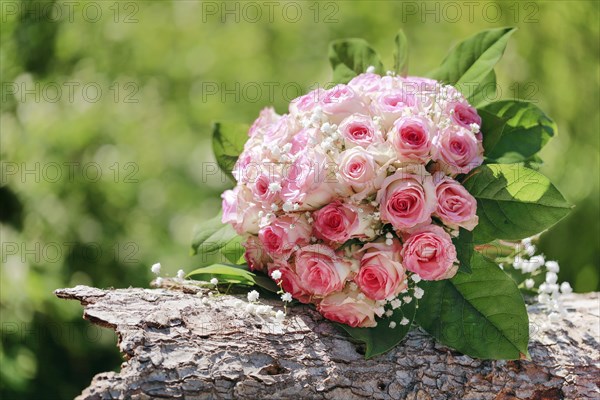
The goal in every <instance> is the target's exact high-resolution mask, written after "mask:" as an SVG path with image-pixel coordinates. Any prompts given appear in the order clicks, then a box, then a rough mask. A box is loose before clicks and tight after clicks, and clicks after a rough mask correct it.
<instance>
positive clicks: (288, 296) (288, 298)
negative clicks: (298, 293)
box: [281, 292, 292, 303]
mask: <svg viewBox="0 0 600 400" xmlns="http://www.w3.org/2000/svg"><path fill="white" fill-rule="evenodd" d="M281 300H283V301H285V302H288V303H289V302H290V301H292V295H291V294H290V293H287V292H286V293H284V294H282V295H281Z"/></svg>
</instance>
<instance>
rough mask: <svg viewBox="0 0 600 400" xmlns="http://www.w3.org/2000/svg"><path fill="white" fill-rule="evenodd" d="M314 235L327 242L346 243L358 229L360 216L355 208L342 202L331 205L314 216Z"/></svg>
mask: <svg viewBox="0 0 600 400" xmlns="http://www.w3.org/2000/svg"><path fill="white" fill-rule="evenodd" d="M312 217H313V219H314V220H315V222H314V224H313V231H314V235H315V236H316V237H317V238H319V239H323V240H325V241H329V242H333V243H344V242H345V241H346V240H348V239H350V237H351V236H352V234H353V232H354V231H355V230H356V228H357V227H358V222H359V221H358V214H357V212H356V210H355V208H354V207H350V206H348V205H346V204H343V203H341V202H340V201H335V202H333V203H329V204H328V205H326V206H325V207H323V208H321V209H320V210H317V211H315V212H314V213H313V215H312Z"/></svg>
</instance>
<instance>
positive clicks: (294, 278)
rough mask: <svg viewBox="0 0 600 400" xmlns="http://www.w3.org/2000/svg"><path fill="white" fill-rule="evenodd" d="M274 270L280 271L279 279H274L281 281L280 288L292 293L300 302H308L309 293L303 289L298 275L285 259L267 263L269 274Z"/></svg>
mask: <svg viewBox="0 0 600 400" xmlns="http://www.w3.org/2000/svg"><path fill="white" fill-rule="evenodd" d="M274 270H279V272H281V279H280V280H278V281H276V282H277V283H279V282H281V288H282V289H283V290H284V291H285V292H287V293H289V294H291V295H292V297H293V298H295V299H296V300H298V301H299V302H301V303H305V304H306V303H309V302H310V297H311V295H310V293H309V292H308V291H307V290H306V289H305V287H304V285H303V284H302V282H301V281H300V277H298V275H297V274H296V272H294V269H293V268H292V266H290V264H288V263H287V262H285V261H281V260H277V261H275V262H273V263H271V264H269V274H270V273H271V272H273V271H274Z"/></svg>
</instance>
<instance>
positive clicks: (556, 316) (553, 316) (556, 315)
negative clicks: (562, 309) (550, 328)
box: [548, 312, 560, 323]
mask: <svg viewBox="0 0 600 400" xmlns="http://www.w3.org/2000/svg"><path fill="white" fill-rule="evenodd" d="M548 319H549V320H550V322H552V323H556V322H558V321H560V314H559V313H556V312H551V313H550V315H548Z"/></svg>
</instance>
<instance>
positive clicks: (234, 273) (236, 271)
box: [187, 264, 254, 285]
mask: <svg viewBox="0 0 600 400" xmlns="http://www.w3.org/2000/svg"><path fill="white" fill-rule="evenodd" d="M197 275H203V276H205V277H206V276H210V277H215V278H217V279H219V278H220V279H219V280H220V281H223V282H228V283H230V282H232V281H233V283H241V284H246V285H253V284H254V274H253V273H252V272H250V271H249V270H248V267H246V266H245V265H244V266H240V265H227V264H213V265H210V266H208V267H202V268H198V269H195V270H193V271H192V272H190V273H189V274H187V276H197ZM206 280H209V279H206Z"/></svg>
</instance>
